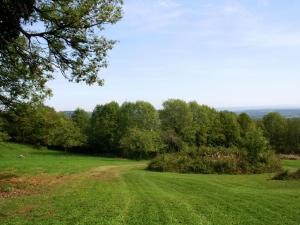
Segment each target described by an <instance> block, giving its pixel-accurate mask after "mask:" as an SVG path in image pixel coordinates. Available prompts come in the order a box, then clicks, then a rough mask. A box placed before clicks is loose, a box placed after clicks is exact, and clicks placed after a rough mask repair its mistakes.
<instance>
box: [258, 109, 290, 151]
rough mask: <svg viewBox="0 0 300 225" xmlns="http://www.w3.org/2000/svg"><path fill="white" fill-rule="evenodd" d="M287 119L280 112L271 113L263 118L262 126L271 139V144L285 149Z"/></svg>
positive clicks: (281, 149) (275, 147) (279, 149)
mask: <svg viewBox="0 0 300 225" xmlns="http://www.w3.org/2000/svg"><path fill="white" fill-rule="evenodd" d="M286 125H287V124H286V120H285V118H284V117H283V116H281V115H280V114H279V113H269V114H267V115H266V116H264V117H263V118H262V128H263V130H264V132H265V136H266V137H267V138H268V139H269V141H270V144H271V146H272V147H273V148H274V149H276V150H278V151H283V150H284V148H285V144H284V139H285V130H286Z"/></svg>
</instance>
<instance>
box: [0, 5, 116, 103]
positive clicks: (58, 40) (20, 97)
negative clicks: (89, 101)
mask: <svg viewBox="0 0 300 225" xmlns="http://www.w3.org/2000/svg"><path fill="white" fill-rule="evenodd" d="M121 6H122V0H79V1H78V0H61V1H54V0H26V1H17V0H10V1H8V0H1V2H0V90H1V95H0V105H1V106H3V105H4V106H8V105H11V104H12V103H14V102H19V101H26V100H27V101H34V100H39V99H41V98H44V97H45V96H48V95H49V94H50V90H49V89H47V88H46V86H45V84H46V82H47V81H48V80H49V79H52V78H53V76H52V73H53V72H54V71H60V72H61V73H62V74H63V76H64V77H65V78H66V79H68V80H69V81H72V82H85V83H87V84H89V85H90V84H93V83H98V84H99V85H102V84H103V80H102V79H101V78H99V77H98V72H99V70H100V69H101V68H104V67H106V66H107V60H106V56H107V52H108V51H109V50H110V49H112V47H113V45H114V44H115V41H112V40H108V39H107V38H105V37H104V36H103V35H102V33H103V32H102V31H103V30H104V28H106V26H107V24H114V23H116V22H117V21H118V20H120V18H121V16H122V10H121Z"/></svg>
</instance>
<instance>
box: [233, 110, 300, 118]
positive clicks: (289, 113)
mask: <svg viewBox="0 0 300 225" xmlns="http://www.w3.org/2000/svg"><path fill="white" fill-rule="evenodd" d="M233 111H234V112H236V113H238V114H240V113H247V114H248V115H249V116H251V117H252V118H256V119H259V118H262V117H263V116H264V115H266V114H268V113H270V112H278V113H280V114H281V115H282V116H284V117H287V118H295V117H300V108H299V109H244V110H233Z"/></svg>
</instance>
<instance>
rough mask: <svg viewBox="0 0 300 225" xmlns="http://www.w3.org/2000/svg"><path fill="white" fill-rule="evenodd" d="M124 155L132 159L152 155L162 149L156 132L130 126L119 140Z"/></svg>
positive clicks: (145, 157)
mask: <svg viewBox="0 0 300 225" xmlns="http://www.w3.org/2000/svg"><path fill="white" fill-rule="evenodd" d="M120 145H121V148H122V149H123V152H124V156H126V157H128V158H134V159H147V158H151V157H154V156H155V155H157V153H159V152H160V150H161V149H162V142H161V139H160V136H159V133H158V132H155V131H149V130H141V129H138V128H131V129H129V131H128V132H127V133H126V134H125V135H124V136H123V137H122V139H121V141H120Z"/></svg>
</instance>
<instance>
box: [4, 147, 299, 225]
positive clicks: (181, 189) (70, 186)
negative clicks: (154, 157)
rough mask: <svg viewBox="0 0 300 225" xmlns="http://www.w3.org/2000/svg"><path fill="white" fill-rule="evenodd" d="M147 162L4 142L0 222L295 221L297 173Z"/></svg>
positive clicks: (138, 224) (289, 164)
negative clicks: (163, 169)
mask: <svg viewBox="0 0 300 225" xmlns="http://www.w3.org/2000/svg"><path fill="white" fill-rule="evenodd" d="M20 154H22V155H24V156H25V158H19V157H18V156H19V155H20ZM283 164H284V166H285V167H287V168H289V169H291V170H294V169H296V168H300V161H284V162H283ZM145 166H146V162H137V161H130V160H122V159H111V158H102V157H89V156H78V155H72V154H65V153H62V152H55V151H49V150H36V149H33V148H31V147H30V146H25V145H17V144H1V145H0V188H1V189H0V224H1V225H4V224H22V225H24V224H70V225H71V224H72V225H75V224H88V225H92V224H126V225H131V224H136V225H146V224H149V225H150V224H151V225H154V224H170V225H171V224H172V225H173V224H216V225H222V224H224V225H225V224H226V225H229V224H251V225H253V224H262V225H263V224H268V225H269V224H278V225H283V224H295V225H299V224H300V182H299V181H274V180H271V179H270V178H271V177H272V174H262V175H199V174H198V175H197V174H175V173H157V172H150V171H146V170H144V168H145Z"/></svg>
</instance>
